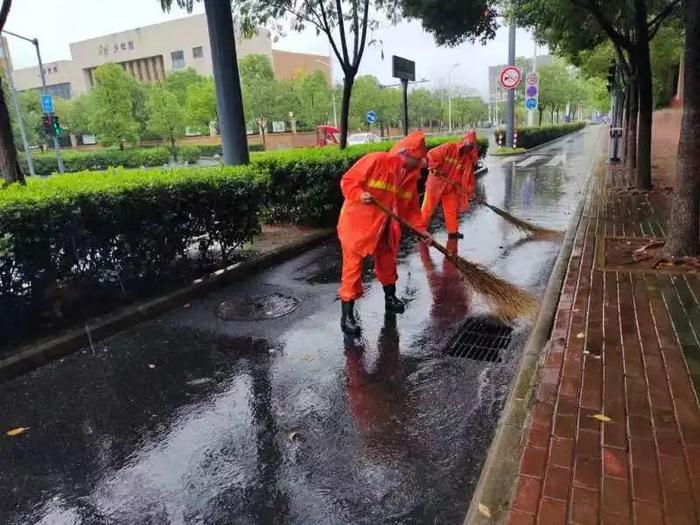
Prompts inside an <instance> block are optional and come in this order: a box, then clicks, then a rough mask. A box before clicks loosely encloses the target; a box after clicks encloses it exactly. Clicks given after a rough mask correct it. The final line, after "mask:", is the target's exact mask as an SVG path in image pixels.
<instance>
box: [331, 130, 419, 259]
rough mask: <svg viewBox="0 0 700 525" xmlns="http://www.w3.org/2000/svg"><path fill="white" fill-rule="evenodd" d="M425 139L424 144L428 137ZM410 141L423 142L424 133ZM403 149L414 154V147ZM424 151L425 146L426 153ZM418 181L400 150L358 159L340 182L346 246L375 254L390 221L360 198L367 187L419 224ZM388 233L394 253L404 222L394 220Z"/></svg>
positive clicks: (341, 224) (341, 234)
mask: <svg viewBox="0 0 700 525" xmlns="http://www.w3.org/2000/svg"><path fill="white" fill-rule="evenodd" d="M421 135H422V134H421ZM408 138H409V137H406V139H408ZM404 140H405V139H404ZM422 140H423V144H424V138H423V139H422ZM410 141H411V142H416V141H417V142H420V137H418V136H413V137H412V138H411V140H410ZM423 147H424V146H423ZM401 149H406V150H407V153H408V154H409V155H410V156H414V155H413V151H414V149H413V148H401ZM418 149H420V148H418ZM416 151H417V150H416ZM424 154H425V151H424V149H423V153H422V155H424ZM419 174H420V173H419V172H418V175H419ZM417 182H418V179H417V178H415V179H414V178H413V177H411V176H410V174H409V173H407V172H406V168H405V165H404V161H403V159H402V158H401V157H399V156H398V155H396V154H392V153H385V152H378V153H369V154H367V155H365V156H364V157H362V158H361V159H360V160H359V161H357V162H356V163H355V164H354V165H353V166H352V167H351V168H350V169H349V170H348V171H347V172H346V173H345V175H343V178H342V180H341V182H340V188H341V191H342V192H343V196H344V197H345V202H344V203H343V207H342V209H341V210H340V218H339V220H338V237H339V238H340V240H341V243H342V244H343V247H344V249H345V247H347V249H350V250H352V251H353V252H355V253H357V254H359V255H361V256H363V257H364V256H367V255H371V254H373V253H374V252H375V249H376V247H377V243H378V242H379V239H380V237H381V235H382V233H383V231H384V228H385V227H386V224H387V222H389V218H388V217H387V215H386V214H385V213H384V212H383V211H382V210H380V209H379V208H377V207H376V206H373V205H372V204H363V203H362V202H361V201H360V196H361V195H362V193H363V192H365V191H367V192H369V193H370V194H371V195H372V197H373V198H374V199H375V200H376V201H377V202H380V203H381V204H383V205H384V206H385V207H387V208H389V209H390V210H393V211H394V212H396V213H397V214H398V215H399V216H400V217H402V218H405V219H406V220H407V221H408V222H409V223H410V224H412V225H414V226H416V227H419V226H420V223H421V216H420V208H419V206H418V192H417V187H416V186H417ZM388 234H389V246H390V247H391V250H392V252H393V253H397V252H398V248H399V242H400V240H401V225H400V224H399V223H398V222H396V221H393V220H392V221H390V223H389V231H388Z"/></svg>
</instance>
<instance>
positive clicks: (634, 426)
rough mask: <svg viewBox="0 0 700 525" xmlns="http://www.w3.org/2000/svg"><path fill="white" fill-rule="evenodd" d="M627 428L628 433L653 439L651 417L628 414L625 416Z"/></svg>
mask: <svg viewBox="0 0 700 525" xmlns="http://www.w3.org/2000/svg"><path fill="white" fill-rule="evenodd" d="M627 428H628V429H629V435H630V436H632V437H637V438H641V439H653V438H654V433H653V431H652V428H651V418H649V417H647V416H640V415H630V416H629V417H628V418H627Z"/></svg>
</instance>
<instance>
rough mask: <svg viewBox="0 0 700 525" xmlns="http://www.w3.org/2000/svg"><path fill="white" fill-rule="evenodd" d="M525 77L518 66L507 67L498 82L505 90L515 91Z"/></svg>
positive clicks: (502, 71)
mask: <svg viewBox="0 0 700 525" xmlns="http://www.w3.org/2000/svg"><path fill="white" fill-rule="evenodd" d="M522 78H523V75H522V73H521V72H520V69H519V68H517V67H516V66H506V67H504V68H503V69H502V70H501V74H500V75H499V77H498V81H499V82H500V83H501V86H502V87H503V89H515V88H516V87H518V85H519V84H520V81H521V80H522Z"/></svg>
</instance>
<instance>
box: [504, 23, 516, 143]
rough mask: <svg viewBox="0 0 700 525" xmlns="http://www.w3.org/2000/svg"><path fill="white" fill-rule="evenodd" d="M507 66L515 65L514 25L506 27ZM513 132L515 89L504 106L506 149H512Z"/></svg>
mask: <svg viewBox="0 0 700 525" xmlns="http://www.w3.org/2000/svg"><path fill="white" fill-rule="evenodd" d="M508 65H509V66H514V65H515V23H513V22H511V24H510V25H509V26H508ZM514 132H515V89H509V90H508V104H507V106H506V147H507V148H512V147H513V133H514Z"/></svg>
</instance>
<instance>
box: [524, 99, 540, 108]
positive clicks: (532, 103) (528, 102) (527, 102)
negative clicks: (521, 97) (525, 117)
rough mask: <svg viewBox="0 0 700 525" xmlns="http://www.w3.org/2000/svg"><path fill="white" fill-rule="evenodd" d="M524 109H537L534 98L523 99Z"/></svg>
mask: <svg viewBox="0 0 700 525" xmlns="http://www.w3.org/2000/svg"><path fill="white" fill-rule="evenodd" d="M525 107H526V108H527V109H535V108H536V107H537V99H535V98H528V99H525Z"/></svg>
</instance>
